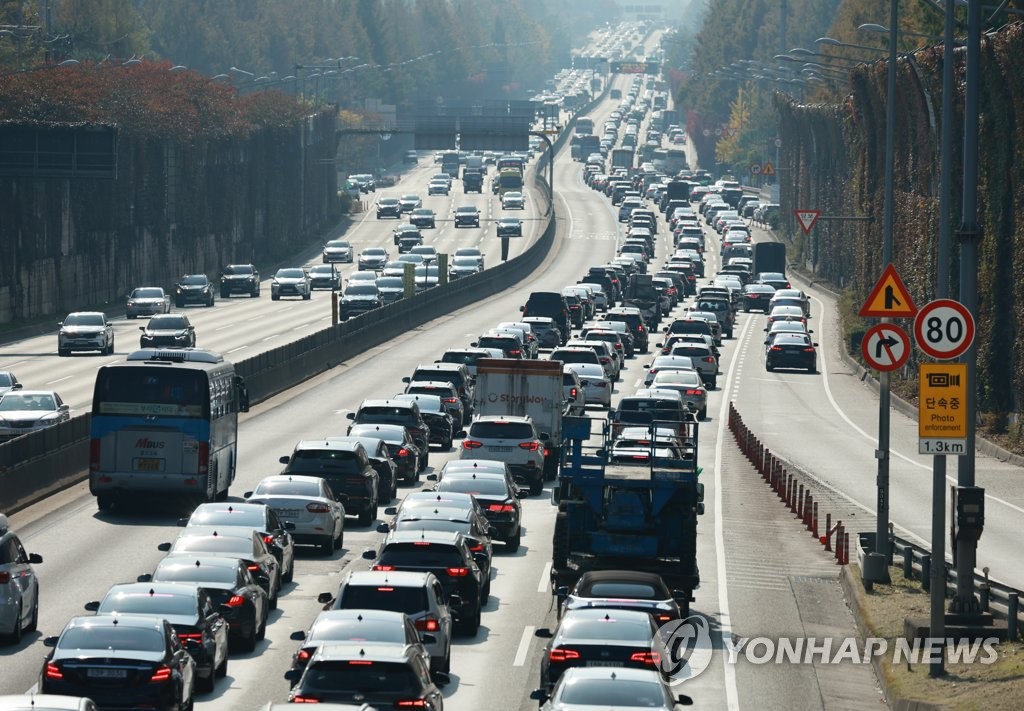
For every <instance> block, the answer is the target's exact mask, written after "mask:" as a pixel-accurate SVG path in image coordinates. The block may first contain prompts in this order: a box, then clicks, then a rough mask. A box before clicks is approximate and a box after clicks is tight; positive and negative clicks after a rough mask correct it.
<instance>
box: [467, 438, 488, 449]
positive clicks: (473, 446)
mask: <svg viewBox="0 0 1024 711" xmlns="http://www.w3.org/2000/svg"><path fill="white" fill-rule="evenodd" d="M483 446H484V443H483V442H477V441H476V440H475V439H467V440H463V441H462V448H463V449H479V448H480V447H483Z"/></svg>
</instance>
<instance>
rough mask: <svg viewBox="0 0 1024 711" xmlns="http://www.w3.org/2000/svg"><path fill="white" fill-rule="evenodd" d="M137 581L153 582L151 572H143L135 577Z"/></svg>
mask: <svg viewBox="0 0 1024 711" xmlns="http://www.w3.org/2000/svg"><path fill="white" fill-rule="evenodd" d="M135 582H137V583H151V582H153V575H152V574H151V573H143V574H142V575H140V576H139V577H137V578H135Z"/></svg>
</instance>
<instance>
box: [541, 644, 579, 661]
mask: <svg viewBox="0 0 1024 711" xmlns="http://www.w3.org/2000/svg"><path fill="white" fill-rule="evenodd" d="M579 658H580V653H579V652H577V651H576V650H575V649H566V648H565V647H555V648H554V649H552V650H551V651H550V652H548V661H549V662H567V661H569V660H570V659H579Z"/></svg>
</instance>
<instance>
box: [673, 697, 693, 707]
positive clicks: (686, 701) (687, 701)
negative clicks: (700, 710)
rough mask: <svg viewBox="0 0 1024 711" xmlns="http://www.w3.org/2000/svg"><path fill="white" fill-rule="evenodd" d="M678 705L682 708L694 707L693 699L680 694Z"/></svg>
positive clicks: (677, 699) (677, 700)
mask: <svg viewBox="0 0 1024 711" xmlns="http://www.w3.org/2000/svg"><path fill="white" fill-rule="evenodd" d="M676 703H677V704H679V705H680V706H693V699H692V698H690V697H689V696H687V695H686V694H680V695H679V696H677V697H676Z"/></svg>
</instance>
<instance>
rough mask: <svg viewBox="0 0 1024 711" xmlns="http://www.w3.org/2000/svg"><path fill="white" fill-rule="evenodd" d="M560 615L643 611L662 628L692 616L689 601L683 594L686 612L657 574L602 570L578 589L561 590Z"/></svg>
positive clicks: (581, 582)
mask: <svg viewBox="0 0 1024 711" xmlns="http://www.w3.org/2000/svg"><path fill="white" fill-rule="evenodd" d="M555 592H556V594H557V595H558V599H559V606H558V615H559V617H561V615H562V613H563V612H564V611H566V610H579V609H585V608H601V609H603V610H606V609H617V610H641V611H643V612H646V613H648V614H650V615H653V616H654V618H655V619H656V620H657V622H658V624H659V625H661V624H665V623H666V622H670V621H672V620H678V619H682V617H684V616H685V615H687V614H689V609H690V605H689V597H688V596H687V595H685V594H684V593H682V592H680V593H678V594H679V597H678V600H683V608H682V609H680V605H679V602H678V601H677V598H676V596H675V595H674V594H673V592H672V591H670V590H669V589H668V586H666V585H665V581H664V580H662V579H661V576H660V575H658V574H657V573H645V572H641V571H636V570H599V571H590V572H586V573H584V574H583V575H582V576H580V579H579V580H578V581H576V585H574V586H573V588H572V589H571V590H570V589H569V588H568V587H561V588H558V589H557V590H556V591H555Z"/></svg>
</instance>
